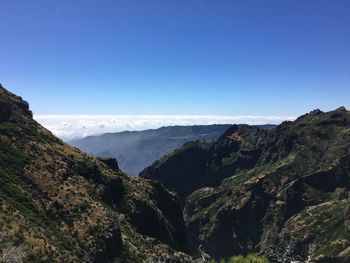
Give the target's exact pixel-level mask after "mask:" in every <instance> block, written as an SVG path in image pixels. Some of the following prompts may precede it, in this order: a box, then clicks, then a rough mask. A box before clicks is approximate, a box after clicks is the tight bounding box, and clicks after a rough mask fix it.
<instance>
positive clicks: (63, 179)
mask: <svg viewBox="0 0 350 263" xmlns="http://www.w3.org/2000/svg"><path fill="white" fill-rule="evenodd" d="M0 189H1V191H0V210H1V213H0V242H1V249H0V255H1V258H3V259H4V260H7V261H9V262H48V261H50V262H111V261H113V262H144V261H145V260H149V261H150V262H152V261H157V260H163V261H165V262H192V258H191V257H190V256H188V255H186V254H185V253H184V252H186V251H188V246H189V243H188V236H187V231H186V228H185V225H184V221H183V215H182V208H181V206H180V204H179V202H178V200H177V197H176V196H175V195H174V194H172V193H170V192H168V191H167V190H166V189H165V188H164V187H163V186H161V185H160V184H159V183H155V182H151V181H149V180H143V179H141V178H136V177H129V176H127V175H125V174H124V173H122V172H121V171H119V169H118V166H117V164H116V161H115V160H112V159H110V160H99V159H97V158H95V157H92V156H89V155H87V154H86V153H83V152H81V151H79V150H78V149H75V148H73V147H70V146H69V145H67V144H65V143H64V142H62V140H60V139H58V138H56V137H55V136H53V135H52V133H51V132H49V131H48V130H46V129H45V128H43V127H42V126H41V125H40V124H38V123H37V122H36V121H34V120H33V118H32V112H31V111H30V109H29V104H28V103H27V102H25V101H24V100H22V98H21V97H19V96H16V95H14V94H12V93H10V92H9V91H7V90H5V89H4V88H3V87H2V86H0ZM16 260H17V261H16Z"/></svg>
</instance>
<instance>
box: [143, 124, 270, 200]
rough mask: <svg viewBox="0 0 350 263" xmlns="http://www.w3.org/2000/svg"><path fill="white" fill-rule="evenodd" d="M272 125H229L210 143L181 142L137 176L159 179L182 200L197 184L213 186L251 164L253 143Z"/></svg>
mask: <svg viewBox="0 0 350 263" xmlns="http://www.w3.org/2000/svg"><path fill="white" fill-rule="evenodd" d="M273 127H274V126H272V125H263V126H249V125H233V126H231V127H230V128H229V129H227V130H226V131H225V133H224V134H223V135H222V136H220V138H219V139H218V140H217V141H216V142H214V143H210V142H205V141H203V140H197V141H194V142H189V143H187V144H185V145H184V146H183V147H181V148H179V149H177V150H175V151H174V152H172V153H171V154H169V155H166V156H164V157H163V158H162V159H160V160H158V161H156V162H155V163H154V164H153V165H152V166H150V167H147V168H145V169H144V170H143V171H142V172H141V173H140V177H142V178H148V179H152V180H158V181H161V182H162V183H163V184H164V186H165V187H167V188H168V189H170V190H171V191H175V192H177V193H178V194H179V196H180V198H181V200H184V199H185V198H186V197H187V196H188V195H189V194H190V193H192V192H193V191H195V190H197V189H199V188H201V187H205V186H217V185H219V184H220V182H221V181H222V180H223V179H224V178H226V177H229V176H231V175H233V174H235V171H237V170H240V169H245V168H251V167H253V166H254V165H255V163H256V156H257V155H258V151H253V149H252V147H253V144H255V142H256V141H257V140H259V139H260V138H261V137H263V136H264V135H266V134H267V131H266V130H268V129H271V128H273ZM242 137H244V138H245V140H246V141H245V144H242ZM184 182H185V183H184Z"/></svg>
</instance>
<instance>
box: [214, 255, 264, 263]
mask: <svg viewBox="0 0 350 263" xmlns="http://www.w3.org/2000/svg"><path fill="white" fill-rule="evenodd" d="M269 262H270V261H269V260H268V259H267V257H265V256H259V255H257V254H248V255H247V256H234V257H231V258H229V259H226V260H225V259H220V260H219V261H215V260H211V261H210V263H269Z"/></svg>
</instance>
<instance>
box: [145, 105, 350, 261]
mask: <svg viewBox="0 0 350 263" xmlns="http://www.w3.org/2000/svg"><path fill="white" fill-rule="evenodd" d="M349 149H350V112H349V111H347V110H346V109H345V108H344V107H340V108H338V109H336V110H334V111H330V112H322V111H320V110H314V111H311V112H310V113H308V114H305V115H302V116H300V117H299V118H297V119H296V120H295V121H293V122H290V121H286V122H283V123H282V124H280V125H278V126H277V127H275V128H272V129H268V130H263V129H259V128H256V127H251V126H242V127H238V126H232V127H231V128H229V129H228V130H226V132H225V133H224V134H223V135H222V136H221V137H220V138H219V139H218V140H217V141H215V142H213V143H203V142H200V141H199V142H193V143H191V144H187V145H185V146H184V147H182V148H181V149H179V150H177V151H176V152H174V153H173V154H170V155H167V156H165V157H164V158H162V159H161V160H159V161H158V162H155V163H154V164H153V165H152V166H151V167H148V168H146V169H145V170H144V171H143V172H142V173H141V177H144V178H148V179H152V180H157V181H159V182H161V183H162V184H163V185H164V186H165V187H167V188H168V189H169V190H172V191H175V192H177V193H178V194H179V196H180V199H181V200H182V202H183V203H184V204H185V207H184V214H185V222H186V225H187V229H188V231H189V235H190V240H191V244H192V249H193V250H196V249H198V247H200V248H201V250H203V251H205V252H206V253H208V254H209V255H211V256H213V257H216V258H219V257H222V256H224V257H229V256H231V255H233V254H240V253H242V254H246V253H250V252H260V253H264V254H266V255H268V257H269V258H270V259H271V260H273V261H276V262H283V260H287V258H289V260H299V261H306V260H311V261H312V262H348V261H349V260H350V232H349V230H350V225H349V224H350V221H349V220H348V218H349V216H350V215H349V211H350V201H349V191H350V152H349V151H350V150H349ZM189 156H191V157H189ZM189 158H191V160H192V161H191V160H190V159H189ZM193 160H194V161H193ZM179 181H181V182H182V183H181V184H179V183H177V182H179ZM325 220H326V222H324V221H325ZM322 229H323V231H322Z"/></svg>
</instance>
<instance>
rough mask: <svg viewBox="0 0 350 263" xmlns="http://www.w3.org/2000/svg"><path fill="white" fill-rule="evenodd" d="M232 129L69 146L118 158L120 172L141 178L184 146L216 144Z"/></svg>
mask: <svg viewBox="0 0 350 263" xmlns="http://www.w3.org/2000/svg"><path fill="white" fill-rule="evenodd" d="M230 126H231V125H229V124H222V125H203V126H202V125H199V126H169V127H161V128H159V129H152V130H145V131H125V132H117V133H107V134H104V135H100V136H89V137H86V138H83V139H77V140H73V141H70V142H69V144H70V145H73V146H75V147H78V148H79V149H81V150H82V151H85V152H88V153H90V154H93V155H95V156H102V157H116V158H117V159H118V163H119V166H120V168H121V170H123V171H124V172H126V173H128V174H130V175H138V173H139V172H140V171H142V169H144V168H145V167H147V166H149V165H151V164H152V163H153V162H154V161H155V160H157V159H159V158H160V157H162V156H163V155H165V154H168V153H170V152H171V151H173V150H175V149H177V148H179V147H181V146H182V145H183V144H184V143H186V142H189V141H194V140H198V139H202V140H205V141H213V140H215V139H217V138H218V137H219V136H220V135H221V134H222V133H223V132H224V131H225V130H226V129H227V128H229V127H230Z"/></svg>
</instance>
